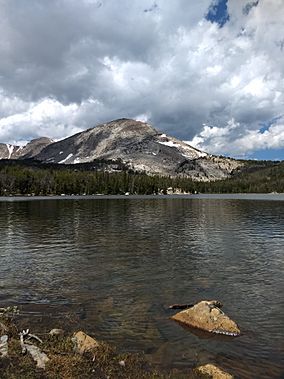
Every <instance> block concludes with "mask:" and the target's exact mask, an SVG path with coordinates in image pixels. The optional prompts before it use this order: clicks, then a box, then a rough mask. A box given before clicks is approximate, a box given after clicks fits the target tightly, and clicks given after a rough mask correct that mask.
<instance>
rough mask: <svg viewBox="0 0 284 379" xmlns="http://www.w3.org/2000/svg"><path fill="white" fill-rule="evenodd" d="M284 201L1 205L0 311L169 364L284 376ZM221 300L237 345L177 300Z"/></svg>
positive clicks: (28, 201)
mask: <svg viewBox="0 0 284 379" xmlns="http://www.w3.org/2000/svg"><path fill="white" fill-rule="evenodd" d="M283 254H284V196H283V195H246V196H245V195H244V196H241V195H234V196H231V195H224V196H218V195H215V196H208V195H199V196H176V197H175V196H173V197H170V196H152V197H151V196H150V197H149V196H148V197H147V196H142V197H141V196H140V197H139V196H137V197H132V196H128V197H104V196H100V197H99V196H98V197H93V198H87V197H84V198H81V197H79V198H77V197H61V198H60V197H57V198H45V199H42V198H39V199H35V198H0V259H1V260H0V306H7V305H18V306H19V307H20V309H21V318H22V321H23V322H25V326H27V324H28V325H31V327H32V331H34V332H35V331H38V330H39V327H40V326H39V323H41V325H44V327H45V328H46V329H48V328H52V327H57V326H61V325H65V327H66V328H68V327H70V328H71V329H72V328H82V329H84V330H85V331H87V332H89V333H90V334H93V335H95V336H96V337H97V338H98V339H102V340H105V341H107V342H110V343H112V344H114V345H116V346H117V348H118V349H119V350H120V351H132V352H133V351H144V352H145V354H146V355H147V357H148V359H149V360H150V361H151V362H153V364H155V365H158V366H159V367H160V368H162V369H171V368H178V369H180V370H186V369H188V368H189V367H192V366H194V365H196V364H202V363H208V362H212V363H216V364H217V365H219V366H221V367H223V368H224V369H225V370H228V371H229V372H231V373H233V374H235V375H236V377H240V378H250V379H251V378H283V375H284V363H283V362H284V361H283V358H284V357H283V355H284V344H283V340H284V314H283V311H284V296H283V291H284V276H283V272H284V259H283ZM202 299H218V300H220V301H221V302H222V303H223V304H224V307H223V310H224V311H225V313H227V314H228V315H229V316H230V317H231V318H232V319H234V320H235V321H236V322H237V323H238V325H239V326H240V329H241V331H242V335H241V336H240V337H237V338H229V337H218V336H212V337H210V338H208V336H205V335H202V334H200V333H192V332H190V331H189V330H186V329H184V328H182V327H181V326H180V325H179V324H177V323H175V322H174V321H172V320H170V319H169V317H170V316H171V315H172V314H173V311H170V310H169V309H168V305H170V304H173V303H193V302H197V301H199V300H202Z"/></svg>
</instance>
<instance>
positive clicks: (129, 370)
mask: <svg viewBox="0 0 284 379" xmlns="http://www.w3.org/2000/svg"><path fill="white" fill-rule="evenodd" d="M16 315H18V312H14V310H13V309H11V308H7V309H4V308H0V336H1V335H3V334H6V335H7V336H8V354H7V355H6V356H1V353H0V373H1V374H0V377H1V379H57V378H58V379H90V378H94V379H107V378H117V379H138V378H139V379H185V378H195V376H193V372H192V370H191V369H188V370H186V371H187V372H186V373H184V372H181V371H177V370H175V372H167V373H163V372H160V371H159V372H158V371H156V370H155V369H154V368H152V367H151V365H150V364H149V363H148V362H147V360H146V358H145V356H144V354H143V353H141V354H137V353H135V354H134V353H119V352H118V351H116V349H115V348H114V347H112V346H110V345H109V344H107V343H105V342H101V341H100V346H99V348H98V349H96V350H92V351H86V352H85V353H83V354H82V355H81V354H79V353H78V352H76V349H75V350H74V342H73V341H72V338H71V336H72V334H69V335H68V334H66V333H64V334H60V335H50V334H49V333H48V331H45V330H42V328H43V327H42V326H41V325H38V329H39V330H35V331H34V332H35V333H36V334H39V335H40V338H41V339H42V342H39V341H37V340H35V339H33V340H32V344H33V345H35V346H37V347H38V348H39V349H40V351H42V352H44V353H45V354H47V356H48V358H49V361H48V362H47V363H46V365H45V369H43V368H37V367H36V362H35V361H34V360H33V358H32V356H31V355H30V354H29V353H28V352H26V353H24V354H23V352H22V347H21V344H20V338H19V331H20V330H22V327H23V325H21V322H20V321H19V320H18V319H17V317H16ZM26 327H27V325H25V328H26ZM38 332H39V333H38ZM26 343H28V342H26ZM122 363H123V364H122Z"/></svg>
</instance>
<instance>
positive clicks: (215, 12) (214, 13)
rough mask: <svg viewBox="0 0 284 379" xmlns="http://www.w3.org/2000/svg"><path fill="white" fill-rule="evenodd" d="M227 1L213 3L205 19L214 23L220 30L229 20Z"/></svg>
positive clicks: (221, 0) (219, 0)
mask: <svg viewBox="0 0 284 379" xmlns="http://www.w3.org/2000/svg"><path fill="white" fill-rule="evenodd" d="M227 1H228V0H218V1H217V2H216V1H214V2H213V3H212V4H211V5H210V7H209V10H208V13H207V15H206V17H205V18H206V20H208V21H211V22H216V23H217V24H219V26H220V27H221V28H222V26H224V25H225V24H226V22H227V21H229V19H230V16H229V13H228V8H227Z"/></svg>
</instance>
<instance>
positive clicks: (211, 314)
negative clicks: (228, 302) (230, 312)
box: [171, 300, 240, 336]
mask: <svg viewBox="0 0 284 379" xmlns="http://www.w3.org/2000/svg"><path fill="white" fill-rule="evenodd" d="M221 306H222V305H221V303H220V302H218V301H216V300H211V301H200V302H199V303H197V304H195V305H194V306H193V307H191V308H188V309H186V310H184V311H181V312H179V313H177V314H175V315H174V316H172V317H171V318H172V319H173V320H175V321H178V322H180V323H182V324H185V325H187V326H191V327H194V328H198V329H201V330H205V331H207V332H211V333H217V334H226V335H229V336H238V335H239V334H240V329H239V328H238V326H237V324H236V323H235V322H234V321H233V320H231V319H230V318H229V317H228V316H227V315H225V313H224V312H223V311H221V309H220V307H221Z"/></svg>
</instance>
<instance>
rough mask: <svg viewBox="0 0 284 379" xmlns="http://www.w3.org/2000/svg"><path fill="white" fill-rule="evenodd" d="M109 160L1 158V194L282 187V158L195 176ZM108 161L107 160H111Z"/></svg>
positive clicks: (283, 189) (274, 189) (235, 190)
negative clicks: (218, 175) (207, 177)
mask: <svg viewBox="0 0 284 379" xmlns="http://www.w3.org/2000/svg"><path fill="white" fill-rule="evenodd" d="M106 167H107V162H103V161H98V162H94V163H91V164H85V165H84V164H82V165H68V166H65V165H56V164H42V163H40V162H36V161H32V160H31V161H19V160H17V161H8V160H2V161H0V195H1V196H8V195H30V194H31V195H61V194H66V195H82V194H86V195H92V194H106V195H115V194H125V193H129V194H139V195H141V194H158V193H164V194H166V193H167V189H168V188H169V187H171V188H172V191H173V192H178V191H180V192H186V193H195V192H201V193H269V192H284V162H269V161H268V162H266V161H263V162H254V161H246V164H245V166H244V168H242V170H241V171H236V172H235V173H234V174H233V176H232V177H231V178H229V179H225V180H220V181H215V182H194V181H192V180H191V179H188V178H184V177H177V178H170V177H161V176H149V175H146V174H141V173H136V172H131V171H129V170H126V168H125V167H124V166H123V164H122V163H121V162H119V161H118V162H115V164H113V165H112V172H107V171H105V168H106ZM108 167H109V166H108Z"/></svg>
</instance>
